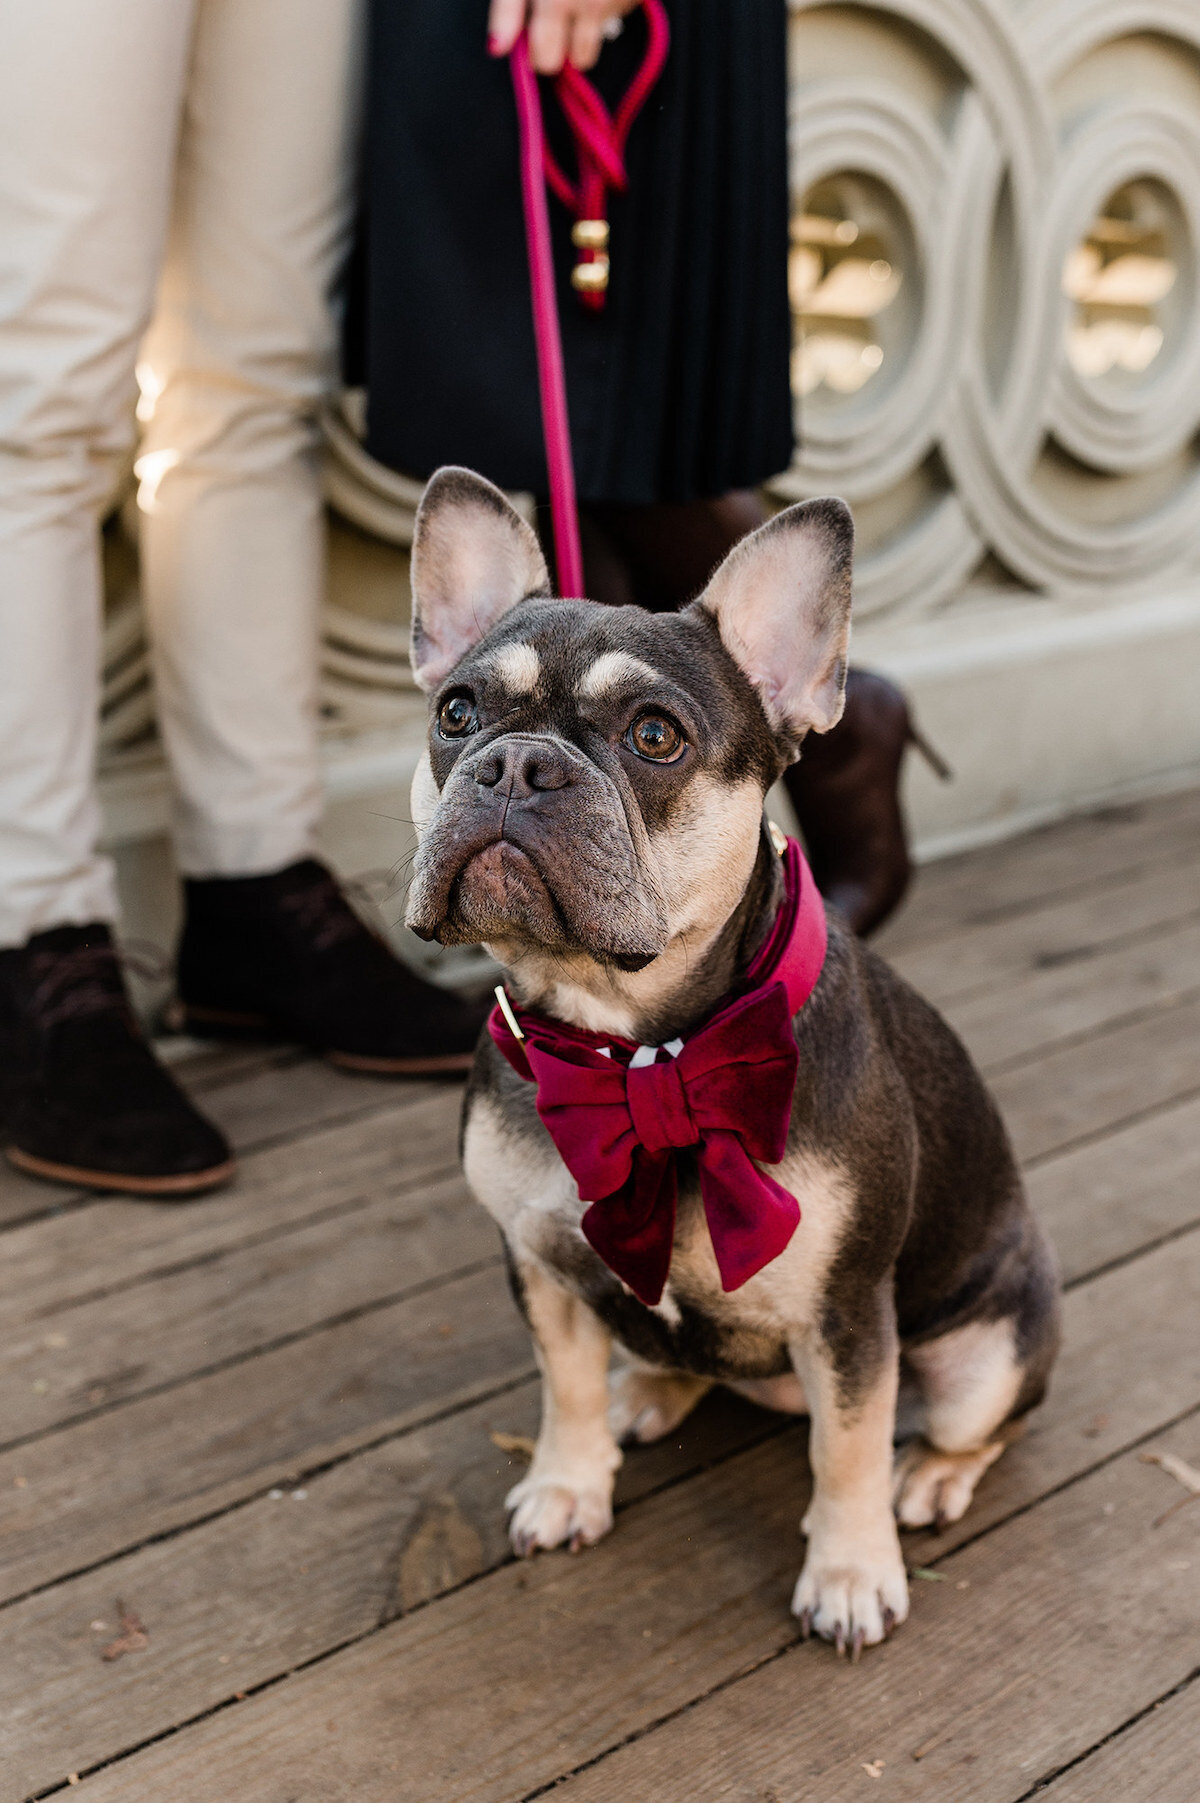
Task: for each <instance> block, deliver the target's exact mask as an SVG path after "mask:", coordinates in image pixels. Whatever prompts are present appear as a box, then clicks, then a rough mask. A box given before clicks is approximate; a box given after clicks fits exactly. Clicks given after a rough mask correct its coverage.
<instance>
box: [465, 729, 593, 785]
mask: <svg viewBox="0 0 1200 1803" xmlns="http://www.w3.org/2000/svg"><path fill="white" fill-rule="evenodd" d="M574 780H575V778H574V776H573V774H572V771H571V763H570V759H569V757H568V755H567V753H566V752H565V751H564V750H563V749H561V748H560V747H559V746H557V745H555V744H554V743H553V741H552V740H549V739H533V740H530V739H510V740H508V741H507V742H506V741H504V740H503V739H502V740H500V741H499V742H498V743H497V744H495V745H493V746H492V747H491V748H490V749H489V750H488V752H487V753H486V755H485V756H484V757H483V758H482V759H481V761H480V763H479V764H478V766H477V768H476V771H475V781H476V782H477V783H478V784H479V785H480V787H481V788H484V789H500V790H502V791H503V792H504V793H506V794H507V795H509V796H511V797H512V798H513V799H514V800H521V799H523V798H524V797H527V796H530V795H539V794H541V793H542V792H543V791H545V790H548V789H565V788H567V787H568V786H569V785H570V784H571V783H573V782H574Z"/></svg>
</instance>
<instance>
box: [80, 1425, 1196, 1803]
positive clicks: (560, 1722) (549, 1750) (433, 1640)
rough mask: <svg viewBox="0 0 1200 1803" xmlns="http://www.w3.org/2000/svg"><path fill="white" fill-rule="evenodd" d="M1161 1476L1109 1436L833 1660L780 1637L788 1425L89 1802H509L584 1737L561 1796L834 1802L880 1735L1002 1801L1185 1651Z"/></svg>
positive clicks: (204, 1729)
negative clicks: (1072, 1478) (596, 1541)
mask: <svg viewBox="0 0 1200 1803" xmlns="http://www.w3.org/2000/svg"><path fill="white" fill-rule="evenodd" d="M1194 1434H1195V1429H1194V1427H1193V1429H1192V1435H1193V1437H1194ZM1160 1444H1161V1445H1162V1446H1163V1447H1164V1448H1165V1447H1167V1446H1171V1447H1173V1448H1175V1449H1180V1448H1182V1447H1184V1446H1186V1447H1188V1448H1189V1449H1191V1441H1190V1440H1189V1439H1188V1438H1186V1437H1185V1436H1181V1435H1180V1434H1178V1433H1176V1434H1174V1435H1168V1436H1166V1437H1165V1438H1164V1440H1163V1441H1162V1442H1161V1443H1160ZM785 1450H786V1451H787V1452H790V1454H791V1455H792V1456H791V1458H790V1459H783V1458H781V1456H780V1455H781V1453H782V1452H784V1451H785ZM1160 1476H1161V1474H1160V1473H1158V1472H1156V1471H1154V1470H1152V1469H1151V1468H1150V1467H1149V1466H1147V1465H1146V1464H1144V1463H1142V1462H1141V1461H1140V1460H1139V1458H1138V1457H1137V1455H1136V1454H1129V1455H1126V1456H1125V1457H1122V1458H1120V1459H1118V1460H1116V1461H1115V1462H1114V1463H1112V1464H1111V1465H1108V1466H1105V1467H1104V1468H1102V1469H1101V1470H1099V1471H1097V1472H1094V1473H1093V1474H1092V1475H1091V1476H1090V1477H1087V1478H1084V1479H1083V1480H1081V1481H1080V1482H1079V1483H1077V1484H1075V1485H1072V1486H1071V1487H1070V1488H1069V1489H1067V1490H1066V1491H1064V1492H1060V1493H1059V1494H1058V1495H1056V1496H1054V1497H1051V1498H1049V1499H1047V1501H1046V1502H1045V1503H1044V1504H1042V1505H1041V1506H1040V1507H1039V1508H1038V1509H1036V1510H1034V1511H1032V1512H1031V1513H1029V1514H1027V1515H1024V1516H1022V1517H1019V1518H1018V1519H1017V1520H1015V1521H1013V1522H1012V1523H1010V1524H1009V1525H1007V1526H1006V1527H1004V1528H1002V1529H1000V1530H998V1531H997V1532H996V1533H994V1534H991V1535H987V1536H985V1537H984V1538H983V1539H981V1540H978V1541H975V1542H974V1543H973V1544H972V1545H970V1546H969V1547H967V1548H966V1549H964V1550H963V1552H962V1553H961V1554H959V1555H958V1556H957V1557H955V1558H954V1559H952V1560H951V1561H949V1562H948V1567H947V1569H948V1575H949V1579H950V1581H948V1582H946V1583H939V1584H921V1585H919V1586H917V1596H916V1608H915V1610H914V1618H913V1619H912V1620H910V1621H909V1623H908V1624H907V1626H906V1628H905V1629H904V1631H903V1633H902V1634H901V1635H899V1636H898V1637H897V1639H896V1641H895V1642H894V1643H893V1644H892V1646H891V1647H890V1648H889V1649H888V1650H887V1651H886V1652H882V1653H877V1654H875V1655H873V1656H871V1655H869V1656H868V1657H867V1658H866V1659H865V1660H864V1662H863V1664H862V1665H861V1666H859V1667H851V1666H849V1665H847V1664H846V1663H845V1662H840V1661H837V1660H835V1659H834V1657H833V1655H832V1653H831V1652H830V1650H829V1649H828V1648H825V1647H821V1646H809V1647H804V1648H801V1647H797V1646H795V1644H794V1642H795V1623H794V1622H793V1621H792V1620H791V1618H790V1617H789V1616H788V1613H787V1609H786V1594H787V1582H788V1579H789V1578H790V1577H791V1576H792V1575H793V1573H794V1570H795V1567H796V1563H797V1555H798V1548H797V1544H796V1532H795V1520H796V1500H797V1495H798V1493H799V1492H801V1491H802V1488H803V1481H802V1480H803V1466H802V1461H801V1460H800V1458H799V1456H798V1449H797V1446H796V1443H795V1441H794V1439H792V1438H791V1437H785V1438H784V1439H783V1440H778V1441H772V1442H771V1443H770V1444H769V1445H767V1446H765V1447H762V1448H758V1449H756V1450H754V1451H751V1452H749V1453H746V1454H744V1455H742V1456H740V1457H739V1458H736V1459H733V1460H731V1461H729V1462H728V1463H727V1464H724V1465H721V1466H719V1467H717V1468H716V1469H715V1470H713V1471H710V1472H707V1473H705V1474H704V1475H703V1476H701V1477H699V1478H696V1479H694V1480H693V1481H692V1482H690V1483H688V1484H685V1485H682V1486H680V1487H679V1488H677V1489H672V1490H669V1491H667V1492H666V1493H664V1494H660V1495H659V1496H656V1497H653V1498H651V1499H650V1500H649V1501H648V1502H647V1503H646V1504H645V1505H644V1506H643V1507H641V1508H639V1509H637V1510H633V1511H630V1514H629V1516H628V1517H627V1519H626V1521H625V1522H624V1523H623V1524H622V1527H623V1529H624V1531H623V1532H619V1533H617V1534H615V1535H614V1536H613V1537H612V1538H611V1539H610V1540H609V1541H607V1542H605V1543H604V1544H603V1545H602V1546H600V1547H598V1548H596V1549H595V1550H594V1551H592V1552H589V1553H588V1554H587V1555H586V1556H584V1557H582V1558H579V1559H574V1560H572V1559H570V1558H567V1557H561V1556H560V1557H558V1558H549V1559H542V1560H536V1561H534V1562H533V1564H532V1565H531V1566H529V1567H515V1566H507V1567H504V1568H502V1569H501V1570H500V1571H498V1572H495V1573H493V1574H491V1575H490V1576H489V1577H487V1578H484V1579H481V1580H480V1581H479V1582H478V1583H476V1584H473V1585H469V1586H467V1587H466V1588H465V1589H463V1590H460V1591H458V1592H456V1593H455V1594H454V1595H453V1596H451V1597H448V1598H446V1599H444V1600H443V1601H442V1602H441V1603H439V1604H438V1605H437V1607H435V1608H432V1609H425V1610H419V1611H417V1612H416V1613H415V1614H413V1615H411V1616H409V1617H407V1618H405V1619H403V1620H401V1621H399V1622H397V1623H394V1624H392V1625H391V1626H390V1627H388V1628H385V1629H383V1630H381V1631H380V1632H379V1633H378V1634H376V1635H374V1636H373V1637H371V1638H370V1639H369V1640H366V1641H363V1642H360V1643H358V1644H357V1645H354V1646H352V1647H349V1648H347V1649H346V1650H344V1651H343V1652H341V1653H339V1654H337V1655H336V1656H335V1657H333V1658H331V1659H328V1660H326V1661H323V1662H321V1663H320V1664H318V1665H316V1666H314V1667H313V1668H311V1669H310V1670H308V1671H306V1672H302V1673H299V1674H297V1675H296V1676H294V1677H293V1678H291V1679H288V1680H285V1681H284V1682H283V1683H281V1684H279V1685H277V1686H274V1687H273V1688H272V1689H270V1690H268V1691H267V1692H265V1693H264V1694H262V1695H261V1696H259V1697H254V1698H250V1699H247V1700H246V1701H245V1702H244V1703H242V1704H240V1705H236V1706H234V1707H233V1708H230V1709H228V1710H225V1711H222V1712H220V1713H219V1714H217V1715H215V1716H210V1717H208V1718H207V1719H206V1720H204V1721H202V1722H200V1723H198V1724H196V1725H195V1726H194V1727H192V1728H189V1729H186V1730H184V1731H182V1732H180V1733H178V1734H176V1735H174V1736H172V1737H170V1738H169V1739H168V1740H166V1741H164V1742H160V1743H158V1744H157V1745H154V1746H151V1747H149V1748H146V1749H145V1750H144V1751H142V1752H140V1753H135V1754H134V1755H133V1756H132V1757H130V1758H128V1759H126V1760H123V1761H120V1762H119V1763H118V1764H116V1765H112V1766H109V1767H108V1768H106V1769H105V1770H102V1771H100V1772H99V1773H97V1774H96V1776H95V1777H94V1778H92V1779H90V1780H88V1781H85V1784H84V1786H83V1787H82V1792H81V1803H118V1799H119V1803H152V1800H153V1803H159V1800H160V1799H161V1798H163V1797H173V1796H186V1797H187V1799H188V1803H226V1799H228V1798H230V1797H237V1798H238V1799H239V1803H243V1800H244V1803H285V1800H292V1799H304V1800H305V1803H308V1800H309V1799H312V1800H313V1803H315V1800H317V1799H320V1800H321V1803H334V1800H335V1799H336V1800H341V1799H346V1800H347V1803H349V1800H350V1799H353V1800H354V1803H385V1800H386V1803H391V1800H392V1799H394V1797H395V1796H396V1795H397V1793H398V1792H399V1793H400V1794H402V1795H404V1796H405V1797H406V1798H408V1797H411V1798H413V1799H414V1800H415V1799H429V1800H430V1803H434V1800H436V1803H468V1799H469V1800H470V1803H511V1799H514V1798H519V1797H528V1796H529V1794H530V1793H531V1792H534V1791H536V1790H538V1789H539V1788H540V1787H541V1786H543V1785H547V1784H549V1783H552V1782H553V1781H554V1780H555V1779H556V1778H560V1777H561V1776H563V1775H564V1774H566V1773H569V1772H571V1771H573V1770H576V1769H577V1768H578V1767H579V1766H581V1765H582V1764H584V1762H587V1761H594V1760H596V1759H601V1760H602V1763H601V1764H600V1765H598V1766H593V1767H592V1769H591V1770H587V1771H585V1772H583V1773H582V1775H581V1776H580V1777H579V1778H577V1779H575V1780H574V1781H573V1782H571V1781H568V1782H567V1783H565V1784H563V1786H562V1794H563V1796H564V1797H565V1798H567V1799H571V1803H584V1800H589V1803H599V1800H600V1799H603V1800H604V1803H613V1800H614V1799H616V1798H627V1797H628V1798H644V1797H653V1798H655V1799H662V1800H663V1803H674V1800H678V1803H684V1800H686V1803H693V1799H695V1798H697V1797H714V1798H716V1797H727V1796H728V1797H740V1798H743V1799H752V1798H762V1797H764V1796H766V1797H769V1796H771V1794H772V1792H773V1791H774V1793H775V1795H776V1796H779V1797H782V1796H786V1797H787V1798H788V1799H789V1803H791V1800H792V1799H795V1803H834V1799H841V1798H843V1797H850V1796H852V1795H857V1796H862V1795H863V1794H865V1793H864V1785H865V1782H866V1778H865V1774H864V1771H863V1766H864V1764H866V1763H868V1762H872V1761H874V1760H877V1759H882V1760H883V1761H884V1764H885V1766H886V1768H887V1769H888V1771H889V1773H890V1774H891V1781H890V1784H889V1789H890V1790H891V1791H892V1792H893V1793H894V1794H895V1795H897V1796H899V1797H902V1798H904V1797H908V1798H921V1799H923V1800H928V1799H930V1798H932V1797H945V1796H953V1797H954V1798H955V1799H956V1803H985V1800H987V1803H1013V1800H1014V1799H1016V1798H1018V1797H1020V1796H1021V1795H1022V1793H1023V1792H1025V1791H1026V1790H1027V1789H1028V1788H1029V1786H1030V1784H1031V1783H1032V1782H1034V1781H1035V1780H1036V1778H1037V1776H1038V1775H1039V1773H1040V1772H1044V1771H1046V1770H1047V1769H1050V1770H1053V1769H1055V1768H1056V1767H1057V1766H1058V1765H1060V1764H1061V1763H1062V1762H1063V1760H1064V1758H1070V1757H1072V1756H1073V1755H1075V1754H1077V1753H1078V1752H1080V1751H1083V1750H1085V1749H1087V1748H1088V1747H1089V1746H1092V1745H1094V1744H1095V1743H1096V1741H1097V1740H1099V1739H1100V1738H1102V1737H1103V1735H1104V1734H1106V1733H1109V1732H1111V1731H1112V1729H1113V1728H1115V1727H1117V1726H1119V1725H1120V1723H1121V1722H1122V1721H1124V1720H1127V1719H1128V1717H1129V1716H1130V1715H1131V1714H1133V1713H1134V1712H1135V1711H1136V1710H1138V1709H1139V1708H1142V1707H1144V1706H1145V1705H1146V1703H1148V1702H1149V1701H1151V1700H1152V1699H1153V1698H1154V1697H1155V1696H1157V1695H1160V1694H1161V1693H1162V1692H1163V1691H1164V1690H1165V1689H1166V1688H1168V1687H1169V1686H1170V1685H1172V1684H1173V1683H1176V1682H1178V1681H1179V1680H1180V1678H1181V1677H1183V1676H1184V1675H1185V1674H1186V1673H1187V1672H1188V1671H1189V1670H1190V1669H1191V1666H1192V1665H1193V1664H1194V1662H1195V1658H1196V1653H1197V1626H1196V1616H1197V1606H1198V1605H1200V1561H1193V1560H1191V1559H1190V1558H1189V1555H1190V1554H1191V1553H1192V1552H1193V1551H1194V1530H1193V1529H1192V1528H1191V1527H1190V1526H1187V1525H1185V1517H1184V1515H1183V1514H1182V1513H1181V1514H1179V1515H1176V1516H1175V1517H1174V1518H1173V1519H1172V1520H1171V1521H1168V1522H1167V1523H1166V1524H1165V1525H1164V1526H1163V1527H1162V1528H1161V1529H1155V1528H1153V1527H1152V1526H1151V1523H1152V1521H1153V1520H1154V1519H1155V1517H1156V1516H1157V1514H1158V1512H1159V1510H1160V1508H1161V1503H1162V1492H1161V1488H1160V1484H1159V1483H1158V1482H1156V1479H1158V1478H1159V1477H1160ZM1177 1568H1186V1569H1183V1570H1179V1571H1178V1572H1177ZM959 1584H964V1585H965V1586H966V1588H965V1589H963V1590H960V1589H959V1588H958V1585H959ZM780 1653H784V1657H782V1658H780V1657H773V1655H778V1654H780ZM756 1667H758V1668H760V1669H758V1670H755V1668H756ZM744 1674H749V1675H744ZM743 1675H744V1676H743ZM739 1676H742V1681H741V1682H740V1683H736V1682H735V1683H732V1684H731V1683H730V1680H734V1679H737V1678H738V1677H739ZM718 1685H725V1686H727V1688H725V1689H719V1690H717V1693H716V1694H715V1695H713V1694H711V1693H712V1691H713V1689H714V1687H715V1686H718ZM1022 1690H1024V1694H1022ZM705 1698H706V1699H707V1700H704V1701H697V1699H705ZM1031 1699H1032V1700H1033V1702H1034V1703H1035V1705H1036V1706H1031ZM689 1705H691V1707H689ZM678 1712H683V1713H682V1715H681V1716H680V1718H679V1719H676V1720H675V1721H672V1722H668V1723H667V1724H666V1725H665V1726H663V1727H662V1728H660V1729H659V1730H658V1732H656V1733H648V1732H647V1730H649V1729H651V1728H652V1725H653V1724H654V1723H655V1722H658V1721H662V1719H663V1718H664V1717H666V1716H670V1715H673V1714H677V1713H678ZM972 1712H974V1713H972ZM939 1734H945V1735H946V1736H947V1738H946V1739H945V1740H944V1741H943V1742H942V1743H941V1744H940V1745H939V1747H938V1748H937V1749H936V1750H935V1751H934V1752H933V1753H932V1754H931V1755H930V1756H929V1757H928V1759H927V1760H925V1761H923V1762H921V1763H917V1762H915V1761H914V1760H913V1758H912V1753H913V1751H914V1749H915V1748H917V1747H919V1746H921V1745H922V1744H923V1743H924V1742H926V1741H928V1740H930V1739H931V1738H932V1737H933V1736H935V1735H939ZM637 1735H640V1736H642V1738H641V1739H639V1740H636V1741H634V1743H633V1744H632V1745H626V1746H622V1745H621V1743H622V1742H625V1741H627V1740H628V1739H629V1738H630V1737H631V1736H637ZM614 1747H616V1748H618V1749H619V1750H618V1751H615V1752H611V1754H610V1757H609V1758H607V1759H604V1758H603V1755H604V1754H606V1753H609V1752H610V1750H611V1749H613V1748H614Z"/></svg>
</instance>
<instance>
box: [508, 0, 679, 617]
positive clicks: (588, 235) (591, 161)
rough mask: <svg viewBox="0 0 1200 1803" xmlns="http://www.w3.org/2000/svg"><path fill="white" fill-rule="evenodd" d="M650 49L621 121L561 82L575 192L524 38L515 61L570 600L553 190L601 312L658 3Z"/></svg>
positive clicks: (650, 6) (573, 583)
mask: <svg viewBox="0 0 1200 1803" xmlns="http://www.w3.org/2000/svg"><path fill="white" fill-rule="evenodd" d="M642 6H643V8H644V10H645V13H646V23H647V27H648V31H649V41H648V43H647V46H646V54H645V56H644V57H643V59H642V64H641V67H640V68H639V70H638V72H637V74H636V75H635V76H634V78H633V81H632V82H631V83H630V85H629V88H628V90H627V91H626V93H625V96H624V98H623V99H622V101H621V103H620V105H619V106H618V107H617V110H616V113H615V115H614V114H612V113H610V112H609V110H608V108H607V107H606V106H605V104H604V102H603V100H602V99H601V98H600V95H599V94H598V93H597V92H596V89H595V88H594V87H593V86H592V83H591V82H590V81H589V80H588V78H587V76H586V75H584V74H582V73H581V72H580V71H579V70H578V69H575V68H572V67H571V65H570V64H569V63H568V64H567V65H566V66H565V67H564V68H563V70H562V73H561V74H560V75H559V76H558V77H557V78H556V80H555V84H554V85H555V92H556V93H557V95H558V99H559V104H560V105H561V107H562V109H563V114H564V116H565V118H566V121H567V124H568V126H569V127H570V130H571V135H572V137H573V138H574V141H575V153H576V157H577V159H578V163H579V181H578V183H577V184H573V183H572V182H570V181H569V180H568V178H567V176H566V175H565V174H564V173H563V170H562V168H561V167H560V165H559V163H558V162H557V160H556V158H555V157H554V156H553V154H552V153H551V150H550V147H549V145H548V143H547V142H546V132H545V125H544V122H543V119H542V103H541V95H540V93H539V91H538V83H537V77H536V75H535V74H534V72H533V65H532V64H531V62H530V60H529V43H528V38H527V36H526V34H525V32H522V33H521V36H520V37H519V38H518V39H517V41H516V43H515V44H514V46H513V49H512V53H511V55H510V57H509V67H510V70H511V72H512V83H513V92H514V94H515V96H516V102H517V123H518V128H519V133H520V157H521V201H522V205H523V208H524V213H525V242H526V247H527V251H528V256H529V284H530V291H531V296H532V301H533V333H534V340H535V343H536V346H537V361H538V389H539V393H540V397H541V410H542V432H543V435H544V437H545V441H546V469H547V474H548V477H549V482H550V513H551V519H552V521H553V526H554V548H555V556H556V560H557V563H558V585H559V588H560V590H561V592H562V593H563V594H564V595H569V596H576V595H582V593H583V552H582V549H581V546H580V542H579V511H578V507H577V505H576V500H575V465H574V459H573V457H572V453H571V428H570V420H569V416H568V413H567V385H566V375H565V371H564V368H563V350H562V331H561V328H560V326H559V318H558V297H557V292H556V289H555V279H554V251H553V245H552V242H551V237H550V214H549V209H548V207H547V205H546V187H547V184H549V186H550V187H551V188H553V190H554V192H555V194H556V195H557V196H558V198H559V199H560V200H561V201H562V202H563V203H564V205H566V206H569V207H570V208H571V209H572V211H573V212H574V213H575V215H576V218H575V225H574V227H573V228H572V232H571V237H572V241H573V242H574V244H575V246H576V248H577V249H578V250H579V251H580V252H581V256H580V260H579V262H578V263H577V264H576V266H575V269H574V270H573V272H572V277H571V279H572V282H573V284H574V286H575V288H576V289H577V291H578V293H579V296H580V299H581V301H582V302H583V303H584V305H585V306H588V307H591V308H593V309H598V308H600V307H602V306H603V305H604V294H605V289H606V288H607V286H608V220H607V218H606V212H607V204H608V198H607V197H608V190H609V189H610V188H611V189H613V190H614V191H616V192H617V193H622V192H624V190H625V188H626V187H627V186H628V177H627V175H626V173H625V141H626V139H627V138H628V136H629V130H630V127H631V126H632V124H633V122H634V120H635V119H636V117H637V115H638V113H639V112H640V111H641V109H642V107H643V106H644V105H645V103H646V100H647V98H648V96H649V93H650V90H651V88H652V87H653V86H654V83H655V82H656V81H657V80H658V77H659V75H660V74H661V73H662V67H663V63H664V61H665V60H666V55H667V47H668V44H669V42H670V29H669V27H668V24H667V16H666V13H665V11H664V9H663V5H662V0H642Z"/></svg>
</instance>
